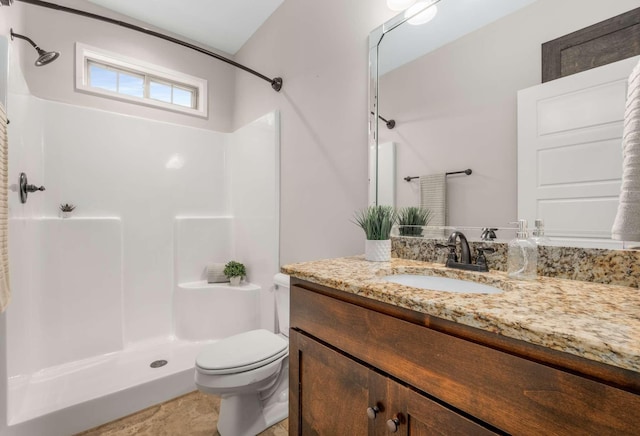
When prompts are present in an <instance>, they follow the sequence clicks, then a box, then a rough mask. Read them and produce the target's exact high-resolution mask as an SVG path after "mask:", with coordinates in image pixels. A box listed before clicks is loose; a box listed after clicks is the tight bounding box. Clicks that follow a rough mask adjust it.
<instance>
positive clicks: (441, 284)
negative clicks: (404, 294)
mask: <svg viewBox="0 0 640 436" xmlns="http://www.w3.org/2000/svg"><path fill="white" fill-rule="evenodd" d="M383 279H385V280H386V281H388V282H392V283H397V284H399V285H405V286H411V287H413V288H420V289H429V290H431V291H443V292H457V293H461V294H498V293H500V292H502V289H498V288H496V287H493V286H489V285H483V284H481V283H476V282H470V281H467V280H458V279H450V278H447V277H434V276H421V275H415V274H396V275H391V276H384V277H383Z"/></svg>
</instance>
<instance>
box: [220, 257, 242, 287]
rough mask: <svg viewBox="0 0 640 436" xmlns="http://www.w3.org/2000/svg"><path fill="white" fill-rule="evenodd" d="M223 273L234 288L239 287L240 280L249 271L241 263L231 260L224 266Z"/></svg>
mask: <svg viewBox="0 0 640 436" xmlns="http://www.w3.org/2000/svg"><path fill="white" fill-rule="evenodd" d="M222 273H223V274H224V275H225V276H227V278H228V279H229V281H230V282H231V284H232V285H233V286H238V285H239V284H240V280H242V278H243V277H244V276H246V275H247V269H246V268H245V266H244V265H243V264H241V263H240V262H236V261H235V260H231V261H229V262H227V264H226V265H225V266H224V270H223V271H222Z"/></svg>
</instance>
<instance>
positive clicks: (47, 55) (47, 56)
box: [11, 29, 60, 67]
mask: <svg viewBox="0 0 640 436" xmlns="http://www.w3.org/2000/svg"><path fill="white" fill-rule="evenodd" d="M14 37H15V38H20V39H24V40H25V41H27V42H28V43H29V44H31V45H32V46H33V48H35V49H36V51H37V52H38V59H36V62H35V65H36V67H42V66H43V65H47V64H49V63H51V62H53V61H55V60H56V59H58V56H60V52H57V51H44V50H42V49H41V48H40V47H38V46H37V44H36V43H35V42H33V40H32V39H31V38H29V37H27V36H24V35H20V34H18V33H14V32H13V29H11V39H13V38H14Z"/></svg>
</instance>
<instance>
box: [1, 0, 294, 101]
mask: <svg viewBox="0 0 640 436" xmlns="http://www.w3.org/2000/svg"><path fill="white" fill-rule="evenodd" d="M18 1H20V2H22V3H27V4H30V5H35V6H41V7H44V8H49V9H54V10H57V11H62V12H68V13H71V14H75V15H80V16H83V17H87V18H92V19H94V20H99V21H104V22H106V23H111V24H115V25H118V26H121V27H125V28H127V29H131V30H135V31H137V32H142V33H145V34H147V35H151V36H155V37H156V38H160V39H164V40H165V41H169V42H173V43H174V44H178V45H181V46H183V47H187V48H190V49H192V50H195V51H197V52H200V53H202V54H206V55H209V56H211V57H213V58H216V59H218V60H220V61H222V62H226V63H228V64H230V65H233V66H234V67H236V68H240V69H241V70H244V71H246V72H248V73H251V74H253V75H254V76H257V77H259V78H261V79H262V80H266V81H267V82H269V83H271V87H272V88H273V89H274V90H275V91H280V90H281V89H282V77H274V78H273V79H271V78H269V77H267V76H265V75H264V74H260V73H258V72H257V71H256V70H253V69H251V68H249V67H246V66H244V65H242V64H240V63H238V62H236V61H233V60H231V59H228V58H225V57H224V56H221V55H219V54H217V53H214V52H212V51H209V50H206V49H204V48H202V47H198V46H197V45H193V44H190V43H188V42H185V41H182V40H180V39H177V38H173V37H171V36H168V35H164V34H162V33H159V32H155V31H153V30H150V29H146V28H144V27H140V26H136V25H135V24H130V23H126V22H124V21H120V20H115V19H113V18H109V17H105V16H102V15H98V14H93V13H91V12H86V11H81V10H79V9H73V8H69V7H66V6H61V5H58V4H55V3H49V2H45V1H41V0H18ZM0 2H1V3H2V4H3V5H5V2H6V0H0ZM8 3H9V4H11V0H9V2H8Z"/></svg>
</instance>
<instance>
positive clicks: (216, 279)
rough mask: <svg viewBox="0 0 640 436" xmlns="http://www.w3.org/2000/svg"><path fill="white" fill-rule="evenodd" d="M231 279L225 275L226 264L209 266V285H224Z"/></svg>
mask: <svg viewBox="0 0 640 436" xmlns="http://www.w3.org/2000/svg"><path fill="white" fill-rule="evenodd" d="M228 281H229V279H228V278H227V276H225V275H224V263H212V264H211V265H208V266H207V283H224V282H228Z"/></svg>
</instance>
